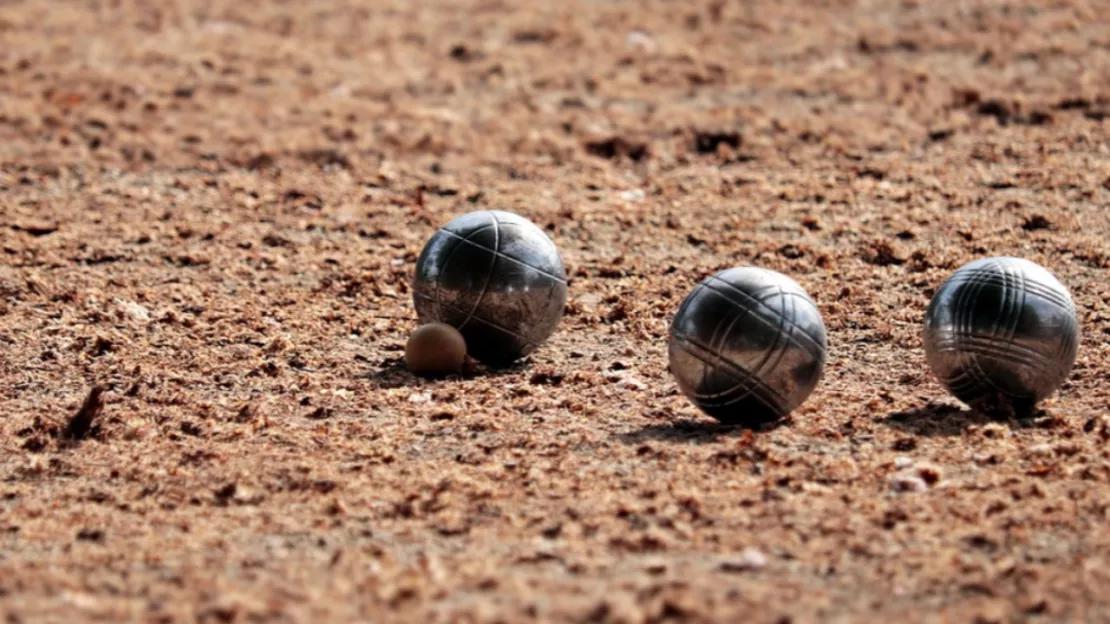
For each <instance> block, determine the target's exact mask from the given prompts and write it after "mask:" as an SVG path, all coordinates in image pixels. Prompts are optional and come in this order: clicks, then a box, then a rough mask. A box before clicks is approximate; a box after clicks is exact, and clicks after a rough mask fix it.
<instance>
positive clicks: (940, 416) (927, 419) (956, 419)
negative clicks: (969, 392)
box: [879, 403, 1046, 437]
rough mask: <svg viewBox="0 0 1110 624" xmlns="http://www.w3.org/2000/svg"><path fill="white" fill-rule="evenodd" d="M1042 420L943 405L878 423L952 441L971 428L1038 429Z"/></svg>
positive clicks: (894, 415) (1040, 413)
mask: <svg viewBox="0 0 1110 624" xmlns="http://www.w3.org/2000/svg"><path fill="white" fill-rule="evenodd" d="M1044 416H1046V413H1045V412H1044V411H1043V410H1033V411H1031V412H1022V413H1019V414H1014V413H1013V412H994V411H987V410H982V409H974V408H967V407H963V406H959V405H950V404H945V403H929V404H928V405H925V406H923V407H919V408H916V409H912V410H906V411H901V412H892V413H891V414H889V415H888V416H887V417H886V418H884V419H882V420H881V421H879V422H880V423H882V424H884V425H887V426H889V427H894V428H896V429H901V430H903V431H905V432H907V433H911V434H913V435H919V436H927V437H956V436H960V435H961V434H963V432H964V431H965V430H967V428H968V427H970V426H972V425H984V424H988V423H999V424H1003V425H1008V426H1010V427H1012V428H1015V429H1018V428H1026V427H1035V426H1042V425H1040V424H1038V421H1039V420H1042V419H1043V417H1044Z"/></svg>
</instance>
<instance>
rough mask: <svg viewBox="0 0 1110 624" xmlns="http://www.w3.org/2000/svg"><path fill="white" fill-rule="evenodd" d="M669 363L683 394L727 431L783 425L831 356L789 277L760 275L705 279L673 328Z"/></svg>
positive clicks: (754, 271) (805, 298)
mask: <svg viewBox="0 0 1110 624" xmlns="http://www.w3.org/2000/svg"><path fill="white" fill-rule="evenodd" d="M667 351H668V356H669V359H670V368H671V373H672V374H673V375H674V377H675V380H676V381H677V382H678V386H679V388H680V389H681V390H682V392H683V393H684V394H685V395H686V396H687V397H688V398H689V399H690V400H691V401H693V402H694V404H695V405H697V406H698V408H700V409H701V410H702V411H703V412H705V413H706V414H708V415H710V416H712V417H714V418H716V419H717V420H720V421H721V422H724V423H729V424H744V425H756V424H760V423H765V422H769V421H774V420H778V419H780V418H782V417H783V416H785V415H787V414H788V413H790V412H791V411H792V410H794V409H795V408H796V407H798V406H799V405H801V404H802V402H804V401H805V400H806V398H807V397H808V396H809V395H810V393H811V392H813V389H814V388H815V387H816V386H817V383H818V381H819V380H820V378H821V374H822V371H823V369H824V366H825V358H826V354H827V352H828V341H827V337H826V333H825V323H824V321H823V320H822V318H821V312H820V311H819V310H818V309H817V305H816V304H815V303H814V302H813V300H812V299H811V298H810V297H809V295H808V294H807V293H806V291H805V290H804V289H803V288H802V287H801V286H800V285H798V283H797V282H795V281H794V280H792V279H790V278H789V277H787V276H785V275H783V274H781V273H778V272H776V271H771V270H769V269H761V268H756V267H741V268H732V269H728V270H725V271H721V272H720V273H717V274H716V275H712V276H710V277H707V278H705V279H704V280H703V281H702V282H701V283H700V284H698V285H697V286H696V287H695V288H694V290H693V291H692V292H691V293H690V294H689V295H688V296H687V297H686V299H685V300H684V301H683V302H682V305H681V306H680V307H679V309H678V312H677V313H676V314H675V316H674V319H673V321H672V322H671V331H670V340H669V342H668V349H667Z"/></svg>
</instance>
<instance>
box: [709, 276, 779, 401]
mask: <svg viewBox="0 0 1110 624" xmlns="http://www.w3.org/2000/svg"><path fill="white" fill-rule="evenodd" d="M699 288H700V289H704V290H709V291H711V292H713V293H714V294H716V295H718V296H720V297H721V298H723V299H725V300H726V301H728V302H729V303H730V304H732V307H733V310H734V311H736V312H737V314H735V316H733V318H732V322H730V323H729V325H728V327H727V328H726V329H725V331H723V332H719V333H720V337H719V338H718V337H717V335H716V334H717V333H718V332H717V331H715V332H714V336H713V337H712V338H711V339H710V342H709V345H710V346H709V348H707V349H706V350H707V351H709V352H710V353H713V354H715V355H716V356H717V357H718V358H720V359H721V360H722V361H728V362H729V363H730V364H731V365H732V368H733V369H734V370H739V371H744V372H745V373H746V374H745V375H744V376H743V377H740V378H738V379H737V380H736V384H735V385H734V386H733V387H731V388H728V389H726V390H724V391H722V392H715V393H694V394H695V396H696V397H697V398H698V399H714V398H719V397H722V396H725V395H728V394H731V393H733V392H735V391H737V390H738V389H740V388H741V387H747V386H748V384H749V383H750V382H751V381H752V380H753V379H754V380H756V381H762V379H763V376H762V375H763V367H764V366H765V365H766V364H767V362H768V361H770V359H771V357H772V356H773V355H774V354H775V353H776V352H778V351H781V347H780V346H779V345H780V344H781V343H782V342H783V331H782V328H783V326H784V324H785V322H786V319H785V318H784V317H783V315H782V314H781V313H780V314H778V315H777V316H778V321H779V326H778V330H777V331H776V333H775V342H774V344H773V345H772V346H771V348H769V349H767V350H765V351H764V353H763V357H762V359H761V360H760V361H759V362H757V363H756V365H755V366H754V367H751V369H750V370H749V369H748V367H745V366H741V365H740V364H739V363H737V362H732V361H731V360H727V359H726V358H725V357H724V356H723V355H721V353H722V352H723V351H724V345H725V341H727V340H728V339H729V338H731V337H732V332H733V330H734V329H735V327H736V324H737V323H738V322H740V321H741V320H742V319H745V318H750V317H755V318H756V320H757V321H758V322H761V323H764V324H766V325H767V326H768V327H770V323H771V322H773V321H768V320H767V319H766V317H764V316H759V315H758V312H756V311H755V310H753V309H752V308H751V307H749V306H741V305H738V304H737V303H736V302H734V301H732V300H730V299H728V298H727V297H725V296H724V295H722V294H721V293H719V292H717V291H715V290H714V289H712V288H707V287H705V286H704V285H699ZM772 290H778V291H779V292H781V290H782V289H781V288H779V287H778V286H777V285H775V284H772V285H770V286H767V287H765V288H763V289H762V290H761V291H756V293H752V295H753V298H755V297H754V295H756V294H757V293H760V292H763V291H772ZM772 294H774V293H772ZM757 299H758V298H757ZM725 320H726V319H721V323H720V324H719V325H718V328H719V326H720V325H723V324H724V321H725ZM699 346H700V345H699ZM704 380H705V378H704V377H703V383H704ZM743 398H744V397H743V396H741V397H739V398H738V399H737V400H738V401H739V400H742V399H743Z"/></svg>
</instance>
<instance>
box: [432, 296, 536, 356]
mask: <svg viewBox="0 0 1110 624" xmlns="http://www.w3.org/2000/svg"><path fill="white" fill-rule="evenodd" d="M416 295H417V296H419V297H421V298H422V299H428V300H429V301H431V297H429V296H428V295H425V294H423V293H416ZM443 307H445V308H447V309H448V310H451V311H452V312H458V313H459V314H466V310H463V309H462V308H459V307H457V306H453V305H451V304H449V303H445V304H443ZM473 320H474V321H475V322H477V323H481V324H483V325H486V326H488V327H492V328H494V329H496V330H499V331H503V332H505V333H506V334H508V335H510V336H512V337H514V338H519V339H520V340H523V341H524V342H527V343H528V344H529V345H531V346H536V345H537V344H538V343H536V341H534V340H532V339H530V338H528V337H526V336H522V335H521V334H518V333H517V332H514V331H512V330H511V329H505V328H504V327H502V326H500V325H498V324H497V323H494V322H493V321H489V320H486V319H484V318H482V317H480V316H476V317H474V319H473Z"/></svg>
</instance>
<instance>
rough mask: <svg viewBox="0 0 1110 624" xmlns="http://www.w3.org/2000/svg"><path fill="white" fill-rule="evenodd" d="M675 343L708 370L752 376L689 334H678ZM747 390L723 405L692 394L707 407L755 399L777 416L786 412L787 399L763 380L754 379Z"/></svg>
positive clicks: (737, 376) (736, 375)
mask: <svg viewBox="0 0 1110 624" xmlns="http://www.w3.org/2000/svg"><path fill="white" fill-rule="evenodd" d="M673 341H674V344H676V345H677V346H678V347H679V348H680V349H682V350H683V351H685V352H686V353H689V354H690V355H692V356H693V357H695V358H696V359H698V360H700V361H701V362H702V363H703V364H705V365H706V366H707V367H708V370H713V369H714V368H717V367H720V368H724V369H726V370H728V371H729V372H731V373H732V374H733V375H734V376H735V377H736V378H742V377H747V376H749V375H750V374H749V372H748V371H746V370H744V369H743V368H742V367H740V366H737V365H736V364H734V363H732V362H730V361H729V360H726V359H725V358H723V357H721V356H720V355H718V354H716V353H714V352H713V351H712V350H710V349H708V348H706V347H705V345H702V344H700V343H698V341H697V340H694V339H693V337H691V336H689V335H687V334H683V333H681V332H678V333H676V334H675V336H674V338H673ZM745 389H746V390H748V393H746V394H745V395H743V396H740V397H739V398H736V399H734V400H730V401H725V402H721V403H716V402H709V401H706V402H704V403H702V400H701V399H702V396H701V395H700V394H699V393H697V392H691V393H690V394H691V396H692V397H693V398H695V399H697V400H698V402H699V403H702V404H703V405H704V406H705V407H727V406H728V405H733V404H735V403H738V402H740V401H742V400H744V399H746V398H755V399H756V400H758V401H759V402H760V403H761V404H762V405H763V406H764V407H766V408H767V409H769V410H771V411H772V412H774V413H776V414H782V413H783V412H784V410H785V407H784V406H785V405H786V404H787V401H786V399H785V398H784V397H783V396H782V395H781V394H779V393H778V392H777V391H776V390H775V389H774V388H772V387H770V386H768V385H767V384H765V383H763V381H762V380H760V379H757V378H752V380H751V385H750V386H746V387H745ZM709 396H710V397H711V398H712V397H714V396H715V395H712V394H710V395H709Z"/></svg>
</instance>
